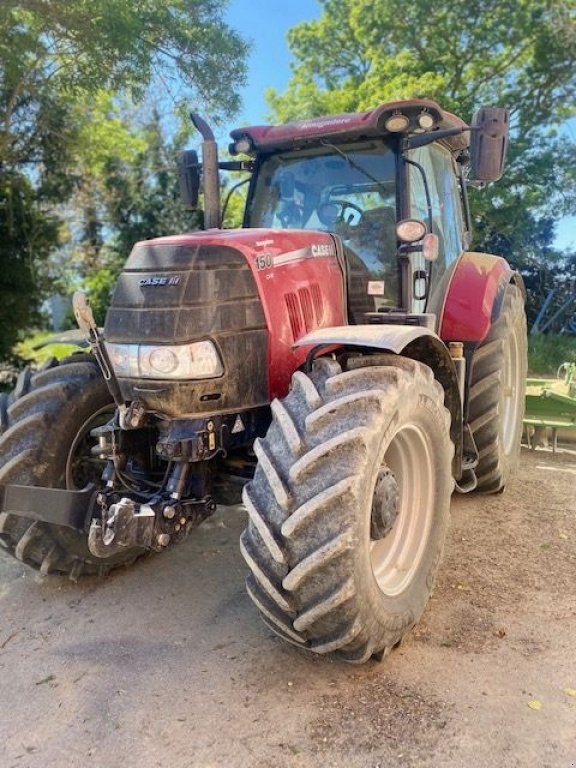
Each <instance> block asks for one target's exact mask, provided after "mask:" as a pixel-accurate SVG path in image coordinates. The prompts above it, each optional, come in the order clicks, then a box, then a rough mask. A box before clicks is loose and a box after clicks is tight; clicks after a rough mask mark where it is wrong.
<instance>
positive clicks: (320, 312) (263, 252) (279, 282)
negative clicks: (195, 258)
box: [154, 229, 348, 400]
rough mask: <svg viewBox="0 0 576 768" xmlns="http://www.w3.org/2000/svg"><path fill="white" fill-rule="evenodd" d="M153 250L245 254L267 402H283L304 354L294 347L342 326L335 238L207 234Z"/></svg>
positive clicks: (300, 233) (263, 232)
mask: <svg viewBox="0 0 576 768" xmlns="http://www.w3.org/2000/svg"><path fill="white" fill-rule="evenodd" d="M154 242H155V243H157V244H162V243H165V244H167V245H168V244H172V245H197V244H198V243H199V242H202V244H204V245H222V246H228V247H230V248H235V249H236V250H238V251H240V252H241V253H243V254H244V256H245V258H246V261H247V262H248V264H249V265H250V269H251V270H252V273H253V275H254V278H255V281H256V285H257V288H258V292H259V294H260V298H261V301H262V305H263V308H264V315H265V318H266V324H267V327H268V332H269V340H268V386H269V395H270V400H272V399H273V398H274V397H284V396H285V395H286V394H287V392H288V387H289V384H290V377H291V376H292V373H293V372H294V371H295V370H296V369H297V368H299V367H300V366H301V365H302V363H303V362H304V360H305V359H306V354H307V352H308V349H307V348H306V347H304V348H298V349H293V348H292V345H293V344H294V342H295V341H296V340H297V339H299V338H301V337H302V336H304V335H305V334H306V333H309V332H310V331H312V330H315V329H316V328H325V327H330V326H338V325H346V324H347V322H348V321H347V315H346V309H345V306H344V292H343V275H342V269H341V268H340V264H339V262H338V258H337V256H336V245H335V242H334V238H333V237H332V236H331V235H329V234H327V233H325V232H311V231H306V230H288V229H280V230H279V229H236V230H217V229H214V230H206V231H204V232H197V233H196V232H194V233H191V234H186V235H177V236H174V237H163V238H159V239H157V240H155V241H154Z"/></svg>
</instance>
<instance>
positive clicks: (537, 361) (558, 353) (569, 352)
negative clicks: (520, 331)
mask: <svg viewBox="0 0 576 768" xmlns="http://www.w3.org/2000/svg"><path fill="white" fill-rule="evenodd" d="M575 362H576V336H551V335H547V334H546V335H545V334H538V335H536V336H528V374H529V375H530V376H556V372H557V371H558V368H559V367H560V365H562V363H575Z"/></svg>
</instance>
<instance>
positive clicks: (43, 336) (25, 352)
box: [13, 331, 78, 367]
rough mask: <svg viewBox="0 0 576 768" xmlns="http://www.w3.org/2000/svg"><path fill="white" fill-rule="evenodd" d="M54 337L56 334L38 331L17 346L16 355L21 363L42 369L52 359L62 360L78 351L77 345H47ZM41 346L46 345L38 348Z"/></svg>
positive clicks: (15, 348)
mask: <svg viewBox="0 0 576 768" xmlns="http://www.w3.org/2000/svg"><path fill="white" fill-rule="evenodd" d="M53 336H54V334H52V333H47V332H46V331H36V332H34V333H32V334H31V335H30V336H27V337H26V338H25V339H23V340H22V341H20V342H18V344H16V345H15V347H14V350H13V352H14V355H15V356H16V358H17V359H18V360H19V361H20V363H25V364H28V363H32V364H33V365H34V366H36V367H40V366H41V365H43V364H44V363H45V362H46V361H47V360H50V358H51V357H55V358H56V359H57V360H62V358H63V357H67V356H68V355H71V354H72V353H73V352H77V351H78V347H77V346H76V345H75V344H58V343H53V344H46V342H47V341H49V340H50V339H51V338H53ZM40 344H42V345H44V344H46V345H45V346H41V347H40V348H37V347H38V346H39V345H40Z"/></svg>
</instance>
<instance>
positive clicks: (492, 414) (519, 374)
mask: <svg viewBox="0 0 576 768" xmlns="http://www.w3.org/2000/svg"><path fill="white" fill-rule="evenodd" d="M527 346H528V345H527V338H526V314H525V312H524V299H523V297H522V293H521V292H520V289H519V288H518V287H517V286H515V285H512V284H511V285H508V286H507V288H506V293H505V295H504V303H503V306H502V311H501V313H500V316H499V317H498V319H497V320H496V322H495V323H494V324H493V325H492V328H491V329H490V333H489V334H488V336H487V337H486V339H485V340H484V341H483V342H482V344H480V345H479V347H478V348H477V349H476V351H475V352H474V356H473V359H472V383H471V387H470V396H469V422H470V427H471V429H472V435H473V437H474V440H475V442H476V447H477V449H478V454H479V462H478V466H477V468H476V477H477V480H478V485H477V490H478V491H483V492H484V493H498V492H499V491H502V490H503V489H504V487H505V485H506V483H507V482H508V480H509V478H510V475H511V474H512V472H513V471H514V469H515V468H516V466H517V465H518V461H519V458H520V441H521V437H522V420H523V418H524V398H525V392H526V371H527Z"/></svg>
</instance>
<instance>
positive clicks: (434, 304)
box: [408, 144, 464, 313]
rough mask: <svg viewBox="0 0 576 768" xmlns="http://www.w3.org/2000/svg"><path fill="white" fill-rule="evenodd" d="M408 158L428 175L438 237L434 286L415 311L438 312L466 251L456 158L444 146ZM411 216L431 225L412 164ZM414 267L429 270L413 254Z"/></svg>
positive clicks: (421, 183) (416, 303)
mask: <svg viewBox="0 0 576 768" xmlns="http://www.w3.org/2000/svg"><path fill="white" fill-rule="evenodd" d="M409 159H410V160H412V161H413V162H415V163H418V165H420V166H421V167H422V168H423V170H424V173H425V175H426V180H427V182H428V188H429V191H430V198H431V204H432V231H433V232H434V233H435V234H436V235H438V240H439V251H438V259H437V261H435V262H434V264H433V265H432V270H431V271H432V283H431V287H430V296H429V297H428V300H427V301H424V300H420V301H418V300H417V299H415V301H414V306H413V311H415V312H423V311H424V310H425V309H426V310H427V311H429V312H434V313H439V311H440V308H441V304H442V297H443V296H444V293H445V288H446V283H447V281H448V280H449V277H450V274H451V269H450V267H451V266H452V265H453V264H454V263H455V262H456V259H457V258H458V257H459V256H460V254H461V253H462V251H463V250H464V217H463V214H462V202H461V198H460V188H459V184H458V180H457V176H456V173H455V164H454V159H453V157H452V155H451V154H450V152H449V151H448V150H447V149H444V147H441V146H439V145H436V144H429V145H428V146H425V147H421V148H419V149H416V150H413V151H412V152H410V155H409ZM408 168H409V172H408V177H409V180H410V215H411V217H412V218H415V219H420V220H421V221H423V222H425V223H426V225H428V205H427V200H426V190H425V187H424V179H423V178H422V173H421V172H420V169H419V168H417V167H415V166H414V165H409V166H408ZM411 258H412V259H413V261H414V264H413V266H414V268H415V269H418V270H426V268H427V267H426V264H425V263H424V259H423V257H422V256H421V254H413V255H412V257H411Z"/></svg>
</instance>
